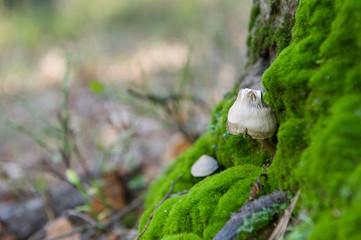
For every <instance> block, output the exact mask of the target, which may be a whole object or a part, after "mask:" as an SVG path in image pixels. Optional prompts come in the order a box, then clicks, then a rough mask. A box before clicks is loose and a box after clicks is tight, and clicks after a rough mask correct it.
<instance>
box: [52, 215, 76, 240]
mask: <svg viewBox="0 0 361 240" xmlns="http://www.w3.org/2000/svg"><path fill="white" fill-rule="evenodd" d="M72 229H73V225H72V224H71V222H70V221H69V220H68V219H67V218H66V217H59V218H57V219H55V220H54V221H51V222H49V223H48V224H47V226H46V227H45V231H46V238H54V237H56V236H59V235H61V234H64V233H68V232H70V231H71V230H72ZM80 239H81V237H80V234H79V233H77V234H74V235H71V236H69V237H64V238H62V240H80Z"/></svg>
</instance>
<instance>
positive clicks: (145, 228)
mask: <svg viewBox="0 0 361 240" xmlns="http://www.w3.org/2000/svg"><path fill="white" fill-rule="evenodd" d="M181 177H182V174H180V175H179V176H178V177H177V179H176V180H174V181H173V182H172V184H171V185H170V188H169V191H168V192H167V193H166V194H165V195H164V197H163V198H162V201H160V203H159V204H158V205H157V206H155V208H154V209H153V212H152V213H151V214H150V216H149V218H148V221H147V224H146V225H145V227H144V229H143V231H142V232H141V233H140V234H139V235H138V236H137V238H136V240H139V238H140V237H141V236H142V235H143V234H144V233H145V231H146V230H147V228H148V226H149V223H150V221H151V220H152V218H153V216H154V214H155V211H156V210H157V209H158V208H159V207H160V205H162V203H163V202H164V201H165V200H167V198H169V197H170V196H171V194H172V192H173V187H174V184H176V182H178V180H179V179H180V178H181Z"/></svg>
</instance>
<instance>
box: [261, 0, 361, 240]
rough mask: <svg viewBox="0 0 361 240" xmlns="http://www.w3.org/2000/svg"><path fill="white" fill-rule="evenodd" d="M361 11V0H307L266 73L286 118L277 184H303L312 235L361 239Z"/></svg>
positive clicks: (273, 174) (273, 100)
mask: <svg viewBox="0 0 361 240" xmlns="http://www.w3.org/2000/svg"><path fill="white" fill-rule="evenodd" d="M360 11H361V3H360V2H359V1H353V0H346V1H333V0H323V1H301V2H300V5H299V8H298V10H297V14H296V23H295V27H294V31H293V37H294V40H293V42H292V43H291V44H290V45H289V46H288V47H287V48H286V49H285V50H284V51H282V52H281V53H280V55H279V57H278V58H277V59H276V61H275V62H274V63H273V64H272V66H271V67H270V68H269V69H268V70H267V71H266V73H265V75H264V76H263V84H264V86H265V88H266V90H267V92H268V94H267V98H268V101H269V102H270V104H271V106H272V107H273V109H274V110H275V111H276V115H277V118H278V120H279V123H280V128H279V132H278V135H277V136H278V146H277V148H278V151H277V154H276V157H275V160H274V162H273V163H272V165H271V167H270V168H269V175H270V178H271V179H272V181H271V182H273V183H274V184H275V185H274V187H281V188H285V189H295V188H298V187H300V188H301V189H302V194H303V196H302V197H301V202H302V203H303V205H304V206H306V207H308V208H310V209H312V210H313V211H315V214H313V215H312V218H313V219H314V221H315V228H314V231H313V233H312V234H311V235H310V238H311V239H335V238H340V239H359V238H360V236H359V234H358V230H357V228H358V227H356V225H353V224H351V222H359V221H360V214H359V213H360V210H359V209H358V208H357V207H356V201H359V200H356V195H357V194H356V193H357V192H358V191H359V188H357V187H356V185H358V186H360V184H361V179H360V178H359V177H356V176H357V174H359V173H360V172H359V171H360V170H359V169H360V163H361V161H360V160H361V158H360V156H361V148H360V146H361V125H360V122H361V119H360V118H361V110H360V109H361V95H360V93H361V88H360V84H361V72H360V70H359V69H360V68H359V67H360V60H361V54H360V50H361V49H360V47H361V46H360V44H359V43H360V40H361V34H360V31H359V29H361V22H360V21H361V16H360V14H359V12H360ZM355 172H357V174H356V173H355ZM339 211H340V212H342V216H341V217H340V218H339V219H338V217H336V216H335V212H336V213H337V212H339ZM336 215H337V214H336ZM335 236H336V237H335Z"/></svg>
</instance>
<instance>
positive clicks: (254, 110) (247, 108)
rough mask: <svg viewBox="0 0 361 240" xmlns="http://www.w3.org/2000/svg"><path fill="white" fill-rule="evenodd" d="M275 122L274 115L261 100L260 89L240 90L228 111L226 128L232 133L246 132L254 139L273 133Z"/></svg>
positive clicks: (266, 136)
mask: <svg viewBox="0 0 361 240" xmlns="http://www.w3.org/2000/svg"><path fill="white" fill-rule="evenodd" d="M276 124H277V121H276V116H275V114H274V113H273V111H272V109H271V108H270V107H269V106H268V105H267V104H266V103H265V102H263V100H262V93H261V91H260V90H252V89H248V88H246V89H242V90H240V91H239V93H238V96H237V99H236V101H235V102H234V104H233V105H232V107H231V108H230V109H229V111H228V118H227V130H228V131H229V132H230V133H231V134H233V135H237V134H240V133H248V134H249V135H251V137H252V138H255V139H264V138H269V137H271V136H273V134H274V133H275V131H276Z"/></svg>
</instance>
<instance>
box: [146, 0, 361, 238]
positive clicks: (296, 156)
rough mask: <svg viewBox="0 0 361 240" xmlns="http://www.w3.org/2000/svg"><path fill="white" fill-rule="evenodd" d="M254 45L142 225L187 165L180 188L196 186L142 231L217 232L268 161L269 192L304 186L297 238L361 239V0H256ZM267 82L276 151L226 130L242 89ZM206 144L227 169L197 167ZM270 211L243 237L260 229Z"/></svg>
mask: <svg viewBox="0 0 361 240" xmlns="http://www.w3.org/2000/svg"><path fill="white" fill-rule="evenodd" d="M248 47H249V64H248V68H247V69H248V71H247V74H246V75H245V76H244V77H243V78H242V79H241V81H240V82H239V83H237V84H236V86H235V87H234V89H233V91H232V92H231V93H229V94H228V95H227V96H226V98H225V99H224V100H223V101H222V102H221V103H220V104H219V105H218V106H217V107H216V108H215V109H214V111H213V114H212V121H211V124H210V125H209V128H208V131H207V132H206V133H205V134H204V135H203V136H202V137H201V138H200V139H199V140H198V141H197V142H196V144H195V145H194V146H193V147H192V148H191V149H190V150H189V151H187V152H186V153H185V154H184V155H182V156H181V157H179V158H178V159H177V160H176V162H175V163H174V164H173V165H172V166H170V167H169V168H168V169H166V170H165V172H164V174H163V175H162V176H161V177H160V178H159V179H158V180H157V181H155V182H154V183H153V184H152V186H151V188H150V190H149V193H148V196H147V200H146V211H145V213H144V215H143V217H142V219H141V222H140V226H139V229H140V230H142V229H143V228H144V226H145V224H146V221H147V219H148V217H149V215H150V213H151V212H152V211H153V208H154V206H155V205H156V204H158V203H159V202H160V200H161V199H162V197H163V196H164V195H165V194H166V192H167V191H168V190H169V187H170V184H171V182H172V181H173V180H174V179H176V178H177V177H178V175H179V174H183V176H182V178H181V179H180V180H179V181H178V182H177V184H176V185H175V187H174V191H173V192H180V191H183V190H189V192H188V193H187V194H185V195H181V196H177V197H172V198H169V199H167V200H166V201H165V202H164V203H163V204H162V205H161V206H160V208H158V210H157V211H156V212H155V215H154V217H153V219H152V221H151V223H150V225H149V227H148V228H147V230H146V232H145V234H144V235H143V236H142V239H212V238H213V237H214V236H215V235H216V233H217V232H218V231H219V230H220V229H221V228H222V227H223V225H224V224H225V223H226V222H227V220H228V219H229V218H230V214H231V212H235V211H237V210H238V209H239V208H240V207H241V206H242V205H243V204H244V203H245V202H246V201H247V199H248V195H249V193H250V191H251V187H250V184H252V183H253V182H254V181H255V180H256V179H257V177H258V176H259V175H260V174H262V173H264V172H265V170H264V168H263V166H264V165H265V164H267V163H270V167H269V168H268V171H267V173H268V180H267V181H265V182H264V183H263V184H264V185H265V188H264V189H263V190H262V192H261V193H260V194H265V193H268V192H271V191H273V190H274V189H283V190H286V191H289V192H290V193H291V194H292V193H294V192H295V191H296V190H297V189H300V190H301V197H300V200H299V202H298V203H297V208H298V210H299V211H297V212H301V213H302V212H303V215H304V214H305V213H306V217H303V219H306V220H305V221H303V222H302V221H301V223H299V226H298V227H296V228H295V229H294V230H293V232H292V233H291V234H290V235H289V238H290V239H293V238H292V237H294V236H296V237H297V236H298V237H301V239H306V238H308V239H361V228H360V226H361V1H359V0H317V1H316V0H300V2H299V3H298V1H297V0H255V1H254V7H253V9H252V14H251V21H250V28H249V38H248ZM261 82H262V84H263V87H264V90H265V92H266V93H265V101H266V102H267V103H268V104H269V105H270V106H271V107H272V108H273V110H274V111H275V114H276V116H277V121H278V131H277V135H276V136H275V137H273V139H272V141H273V143H274V144H277V153H276V155H275V157H274V159H273V156H271V155H270V154H269V153H267V151H266V150H265V149H264V148H263V147H262V146H261V145H260V144H259V143H258V142H256V141H255V140H254V139H251V138H248V137H246V138H244V137H243V136H233V135H230V134H229V133H228V132H227V130H226V120H227V112H228V109H229V108H230V106H231V105H232V103H233V101H234V100H235V98H236V94H237V90H238V89H239V88H243V87H251V88H255V89H263V87H262V85H261ZM202 154H207V155H210V156H213V157H215V158H216V159H217V160H218V162H219V164H220V166H221V168H222V170H223V171H219V172H217V173H216V174H214V175H212V176H209V177H206V178H194V177H192V176H191V174H190V168H191V166H192V164H193V163H194V162H195V161H196V160H197V159H198V158H199V157H200V156H201V155H202ZM261 220H262V219H259V221H258V220H257V219H256V221H255V222H254V223H255V225H254V226H253V227H252V228H248V231H243V232H242V231H241V232H240V235H239V238H247V237H248V236H250V235H254V236H258V235H257V230H259V228H261V227H264V226H265V225H266V223H265V222H263V223H262V224H261V223H260V221H261ZM250 229H251V230H250ZM240 230H242V229H240ZM298 239H299V238H298Z"/></svg>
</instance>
